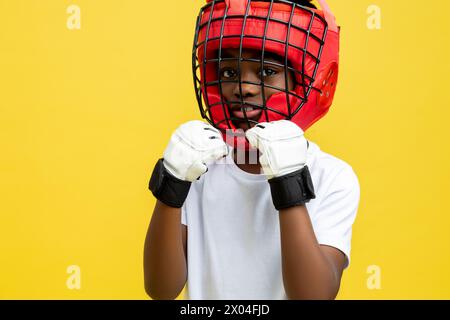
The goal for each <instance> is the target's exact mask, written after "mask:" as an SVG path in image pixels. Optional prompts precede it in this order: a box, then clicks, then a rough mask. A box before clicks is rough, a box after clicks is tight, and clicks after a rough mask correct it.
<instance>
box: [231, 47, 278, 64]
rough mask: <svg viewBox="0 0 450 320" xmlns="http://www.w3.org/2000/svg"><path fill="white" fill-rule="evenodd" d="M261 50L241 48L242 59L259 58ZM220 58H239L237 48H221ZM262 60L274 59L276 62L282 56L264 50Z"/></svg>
mask: <svg viewBox="0 0 450 320" xmlns="http://www.w3.org/2000/svg"><path fill="white" fill-rule="evenodd" d="M261 57H262V52H261V50H254V49H242V58H244V59H261ZM222 58H239V49H223V52H222ZM264 60H274V61H278V62H282V61H283V57H281V56H279V55H278V54H275V53H272V52H269V51H265V52H264Z"/></svg>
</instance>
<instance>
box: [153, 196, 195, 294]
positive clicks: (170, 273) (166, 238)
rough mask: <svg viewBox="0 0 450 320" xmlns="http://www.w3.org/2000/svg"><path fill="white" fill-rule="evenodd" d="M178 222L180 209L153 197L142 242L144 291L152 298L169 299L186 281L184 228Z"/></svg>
mask: <svg viewBox="0 0 450 320" xmlns="http://www.w3.org/2000/svg"><path fill="white" fill-rule="evenodd" d="M180 221H181V209H180V208H174V207H170V206H168V205H166V204H164V203H163V202H161V201H159V200H157V202H156V205H155V209H154V211H153V215H152V219H151V222H150V226H149V228H148V231H147V236H146V238H145V245H144V283H145V291H146V292H147V294H148V295H149V296H150V297H151V298H152V299H164V300H169V299H170V300H173V299H175V298H177V297H178V295H179V294H180V293H181V291H182V290H183V288H184V285H185V283H186V280H187V266H186V257H185V243H186V240H185V239H183V236H186V233H185V232H183V228H186V227H185V226H184V225H182V224H181V223H180ZM185 231H186V230H185Z"/></svg>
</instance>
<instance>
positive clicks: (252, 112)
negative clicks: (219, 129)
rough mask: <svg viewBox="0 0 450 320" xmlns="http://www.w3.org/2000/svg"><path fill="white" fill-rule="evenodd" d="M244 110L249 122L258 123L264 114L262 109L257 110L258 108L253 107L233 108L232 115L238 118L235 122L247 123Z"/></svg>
mask: <svg viewBox="0 0 450 320" xmlns="http://www.w3.org/2000/svg"><path fill="white" fill-rule="evenodd" d="M244 110H245V112H246V114H247V119H248V120H253V121H258V120H259V118H260V117H261V114H262V109H260V108H257V107H252V106H244V107H241V106H238V107H232V108H231V113H232V115H233V116H234V117H235V118H236V119H234V120H235V121H239V122H241V121H245V122H246V118H245V114H244Z"/></svg>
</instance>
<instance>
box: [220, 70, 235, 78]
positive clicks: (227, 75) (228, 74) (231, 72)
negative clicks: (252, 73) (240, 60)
mask: <svg viewBox="0 0 450 320" xmlns="http://www.w3.org/2000/svg"><path fill="white" fill-rule="evenodd" d="M221 75H222V78H234V77H236V71H234V70H232V69H225V70H222V72H221Z"/></svg>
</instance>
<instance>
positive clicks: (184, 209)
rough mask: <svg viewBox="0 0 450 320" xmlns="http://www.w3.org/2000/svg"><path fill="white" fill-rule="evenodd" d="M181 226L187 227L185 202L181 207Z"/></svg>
mask: <svg viewBox="0 0 450 320" xmlns="http://www.w3.org/2000/svg"><path fill="white" fill-rule="evenodd" d="M181 224H184V225H185V226H187V219H186V201H185V202H184V204H183V206H182V207H181Z"/></svg>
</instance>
